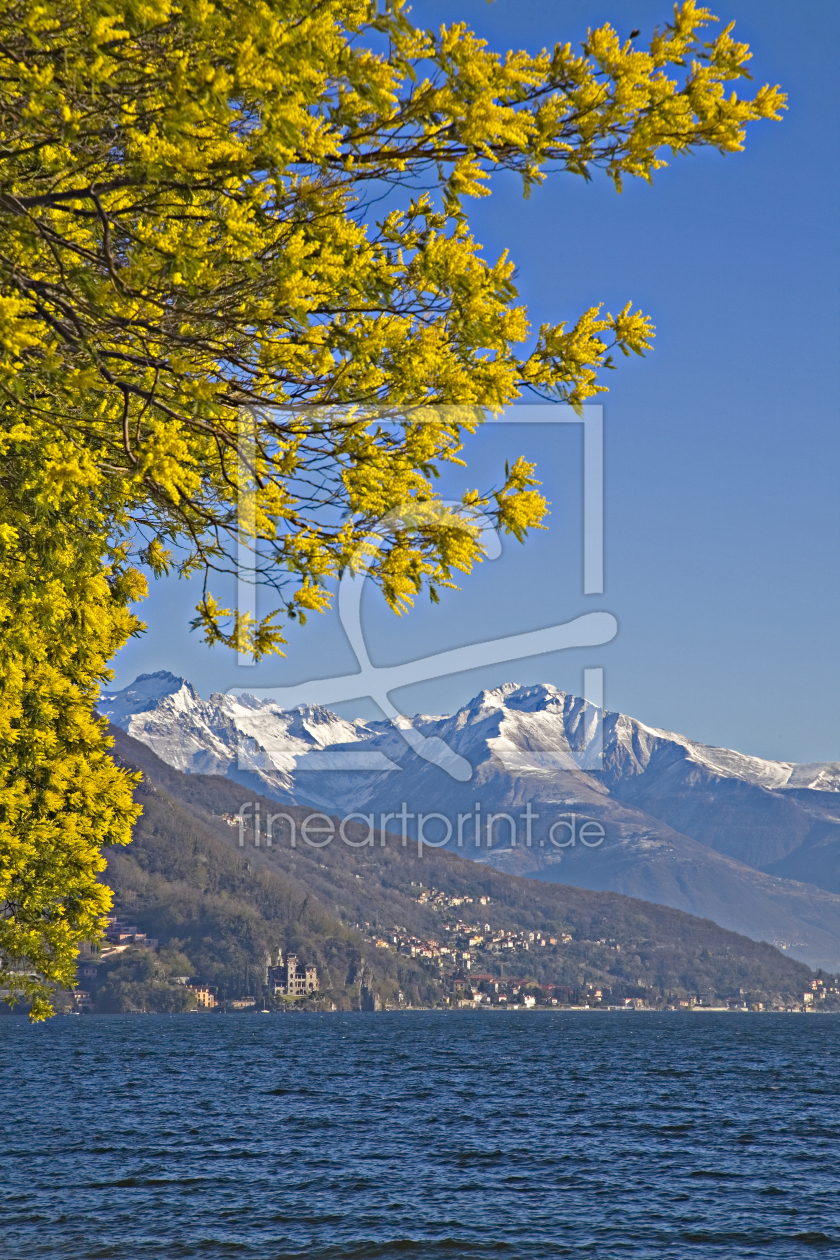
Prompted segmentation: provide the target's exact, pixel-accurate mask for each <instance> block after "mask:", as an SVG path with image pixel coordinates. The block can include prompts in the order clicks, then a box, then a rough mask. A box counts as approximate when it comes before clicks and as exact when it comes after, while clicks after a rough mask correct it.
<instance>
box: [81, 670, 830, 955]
mask: <svg viewBox="0 0 840 1260" xmlns="http://www.w3.org/2000/svg"><path fill="white" fill-rule="evenodd" d="M100 709H101V711H102V712H103V713H105V714H106V715H107V716H108V717H109V718H110V720H111V721H112V722H113V723H115V724H116V725H118V726H121V727H122V728H123V729H124V730H126V731H127V732H128V733H129V734H130V735H132V736H134V738H136V739H139V740H141V741H142V742H143V743H146V744H148V745H149V746H150V747H151V748H152V749H153V750H154V751H155V752H156V753H157V754H158V756H159V757H161V758H162V759H163V760H164V761H166V762H168V763H169V764H170V765H173V766H175V767H176V768H178V769H180V770H183V771H187V772H188V773H199V774H223V775H227V776H228V777H230V778H233V779H235V780H237V781H238V782H240V783H242V784H243V787H247V788H250V789H251V790H253V791H256V792H259V793H262V794H264V795H267V796H270V797H273V798H274V799H276V800H278V801H285V802H289V803H296V804H303V805H306V804H310V805H312V806H314V807H315V808H316V809H319V810H324V811H326V812H328V813H331V814H338V815H342V814H347V813H349V812H351V811H352V812H360V813H363V814H371V813H372V814H374V816H375V820H376V825H382V819H383V817H384V819H385V822H384V825H385V826H386V827H388V828H390V829H391V830H393V831H394V832H397V833H399V832H400V830H401V828H404V829H405V832H406V834H407V835H408V836H413V837H416V829H417V825H418V821H417V816H418V815H419V814H421V813H422V814H425V815H427V818H426V820H425V821H424V822H423V823H422V824H421V825H422V826H423V828H424V831H423V834H424V836H425V837H426V839H427V840H432V841H445V840H447V828H449V831H450V834H449V838H448V845H449V847H452V848H458V849H460V851H461V852H462V853H463V854H464V856H468V857H471V858H474V859H476V860H478V861H482V862H490V863H491V864H492V865H494V866H496V867H499V868H501V869H507V870H509V871H511V872H512V873H515V874H519V875H528V876H530V877H532V878H538V879H548V880H553V881H560V882H563V883H569V884H575V885H577V886H579V887H585V888H592V889H597V890H604V889H612V890H613V891H616V892H622V893H627V894H629V895H631V896H635V897H641V898H643V899H645V900H648V901H656V902H661V903H664V904H666V905H672V906H674V907H675V908H677V909H681V910H688V911H690V912H691V913H692V914H698V915H701V916H703V917H708V918H712V919H714V920H715V921H716V922H718V923H720V924H721V925H722V926H724V927H728V928H732V929H733V930H736V931H739V932H743V933H745V934H746V935H749V936H753V937H756V938H758V939H768V940H772V941H774V942H775V943H777V944H780V945H782V946H784V947H788V948H789V949H790V952H791V953H792V954H795V955H796V956H797V957H800V958H802V959H803V960H805V961H808V962H810V963H811V965H819V966H824V967H827V968H830V969H831V970H840V895H838V894H840V764H838V763H826V764H820V765H809V766H803V765H796V764H793V763H787V762H775V761H765V760H762V759H760V758H756V757H749V756H745V755H743V754H741V753H738V752H734V751H731V750H728V749H721V748H710V747H708V746H706V745H703V744H699V743H696V742H695V741H692V740H689V739H686V738H684V737H683V736H681V735H675V734H673V733H671V732H669V731H662V730H656V729H654V728H651V727H648V726H645V725H644V724H643V723H641V722H638V721H636V720H635V719H633V718H631V717H628V716H626V715H624V714H620V713H609V712H603V711H599V710H596V709H594V708H593V707H592V706H591V705H589V704H587V703H586V702H585V701H583V700H581V699H580V698H578V697H574V696H570V695H567V694H566V693H564V692H561V691H558V690H557V689H556V688H555V687H552V686H549V685H541V686H536V687H517V686H516V685H515V684H513V683H510V684H506V685H505V686H503V687H500V688H498V689H496V690H492V691H484V692H482V693H481V694H480V695H479V696H476V697H475V698H474V699H473V700H472V701H470V703H469V704H468V705H465V706H464V707H463V708H462V709H460V710H458V711H457V712H456V713H453V714H451V715H447V716H440V717H433V716H427V715H421V716H419V717H416V718H413V719H412V721H411V728H410V731H408V732H406V731H405V730H404V731H401V730H400V729H398V728H397V727H395V725H394V724H393V723H391V722H390V721H383V722H363V721H359V720H357V721H352V722H349V721H346V720H344V719H342V718H340V717H338V716H337V715H336V714H334V713H331V712H330V711H329V710H327V709H324V708H321V707H319V706H311V707H304V706H301V707H298V708H296V709H291V710H283V709H281V708H279V707H278V706H277V705H276V704H273V703H272V702H265V701H260V700H257V699H255V698H253V697H250V696H247V695H239V696H230V695H220V694H216V695H213V696H211V698H210V700H209V701H205V700H202V699H201V698H200V697H199V696H198V695H197V694H196V692H195V691H194V690H193V688H192V687H191V686H190V685H189V683H187V682H185V681H184V679H181V678H176V677H175V676H173V675H172V674H168V673H159V674H153V675H143V676H141V677H140V678H138V679H137V680H136V681H135V682H134V683H133V684H132V685H131V686H130V687H127V688H126V689H125V690H123V691H120V692H115V693H110V694H106V695H104V696H103V697H102V703H101V705H100ZM441 741H443V742H441ZM412 743H414V744H415V745H418V743H419V745H420V746H421V753H423V748H424V747H425V748H427V749H428V748H432V749H433V750H434V749H439V748H441V747H447V748H448V749H451V750H452V754H454V755H455V760H457V761H458V764H459V765H461V764H463V765H466V766H467V773H468V774H470V777H469V778H465V777H464V775H463V773H461V772H460V771H459V772H458V774H457V777H456V775H454V774H450V773H447V771H446V768H445V766H443V765H442V763H441V759H440V757H439V756H438V755H437V753H433V754H427V753H423V755H418V752H417V751H415V749H414V748H413V747H412V746H411V745H412ZM601 749H603V754H602V755H601ZM427 755H428V756H429V759H426V757H427ZM470 771H471V773H470ZM246 797H247V792H246V793H244V794H243V800H244V799H245V798H246ZM401 811H402V812H401ZM430 815H436V817H435V818H431V817H429V816H430ZM490 815H501V817H496V818H495V819H490ZM573 815H574V819H573V817H572V816H573ZM488 820H489V828H488ZM476 822H477V823H478V827H477V830H476ZM585 822H588V823H589V824H590V827H589V829H588V832H586V833H585V834H584V836H583V837H581V834H580V828H581V827H583V825H584V823H585ZM572 825H574V828H575V831H574V832H572V831H571V830H570V827H571V826H572ZM601 832H603V838H601ZM572 840H573V841H574V842H573V843H572V842H571V841H572Z"/></svg>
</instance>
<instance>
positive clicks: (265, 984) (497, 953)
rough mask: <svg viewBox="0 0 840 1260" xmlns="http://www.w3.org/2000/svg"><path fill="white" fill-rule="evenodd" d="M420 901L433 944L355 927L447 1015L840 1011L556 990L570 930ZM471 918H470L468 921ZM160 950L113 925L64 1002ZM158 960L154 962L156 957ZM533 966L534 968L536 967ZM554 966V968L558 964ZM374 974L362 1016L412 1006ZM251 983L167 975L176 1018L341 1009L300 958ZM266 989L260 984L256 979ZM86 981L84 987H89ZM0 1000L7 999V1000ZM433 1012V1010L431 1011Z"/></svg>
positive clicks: (818, 982) (471, 905)
mask: <svg viewBox="0 0 840 1260" xmlns="http://www.w3.org/2000/svg"><path fill="white" fill-rule="evenodd" d="M412 892H413V893H414V894H415V895H414V897H413V900H414V901H415V902H416V903H417V904H418V905H421V906H425V907H428V908H429V909H432V910H434V911H436V912H438V913H439V914H440V916H441V925H440V930H439V932H436V934H435V935H434V936H433V937H432V936H430V937H419V936H416V935H414V934H413V933H411V932H409V931H408V930H407V929H405V928H404V927H400V926H398V925H395V926H394V927H393V928H392V929H390V930H387V931H382V930H381V929H380V927H379V926H378V925H371V924H370V923H363V924H354V925H353V926H354V927H355V928H356V929H357V930H358V931H359V932H361V933H362V934H363V935H364V936H365V937H366V939H367V940H368V942H369V944H370V947H371V948H372V950H382V951H390V952H392V953H396V954H398V955H402V956H404V957H406V958H411V959H413V960H414V961H415V962H417V963H419V964H420V965H421V967H422V968H423V969H424V971H425V972H426V974H427V976H428V978H429V980H430V981H432V982H433V984H434V987H435V989H436V990H437V992H438V993H439V998H438V1000H436V1001H435V1002H434V1003H433V1005H434V1006H436V1007H440V1008H444V1009H446V1008H448V1009H464V1008H468V1009H470V1008H471V1009H485V1010H493V1009H495V1010H505V1009H506V1010H531V1009H533V1010H536V1009H543V1010H546V1009H566V1010H568V1009H583V1010H599V1009H600V1010H627V1009H629V1010H679V1009H686V1010H718V1011H720V1010H732V1011H762V1010H764V1009H767V1010H780V1011H789V1012H796V1011H799V1012H802V1011H804V1012H816V1011H820V1010H823V1011H826V1010H832V1009H834V1010H836V1009H838V1007H840V988H838V987H837V984H836V983H835V980H834V978H829V979H821V978H817V979H815V980H813V981H811V982H810V988H809V989H808V990H807V991H806V992H804V993H803V994H802V999H801V1002H798V1003H794V1004H791V1003H788V1004H785V1005H776V1004H772V1003H767V1004H764V1003H761V1002H752V1003H748V1002H747V1000H746V999H745V997H744V995H743V994H742V995H741V996H740V997H739V998H737V999H733V1000H730V1001H728V1002H727V1003H726V1004H725V1005H720V1004H717V1003H716V1002H715V999H714V997H713V996H712V995H710V994H700V993H696V994H690V993H675V992H672V993H665V992H663V991H662V990H659V989H655V988H650V987H645V986H644V985H643V983H642V979H641V978H639V984H638V986H636V987H634V986H632V985H631V986H630V991H631V993H632V996H629V997H628V996H626V993H627V989H628V985H627V984H626V983H625V984H623V985H622V986H621V989H623V993H622V994H620V995H619V994H614V993H613V991H612V990H611V989H610V988H609V987H608V986H607V985H606V984H605V983H603V982H602V983H600V984H598V983H596V982H595V981H587V980H586V979H585V977H584V976H580V977H579V983H577V984H573V985H571V984H553V983H547V982H546V981H545V980H539V981H538V980H537V979H536V978H535V976H534V975H533V974H529V972H534V971H537V972H540V973H541V974H542V975H544V974H545V973H546V972H548V973H549V974H550V973H551V972H552V971H557V972H560V971H561V970H566V971H568V965H566V966H564V964H568V963H572V969H573V970H576V968H575V967H574V958H573V957H571V956H570V955H573V953H574V949H575V944H576V942H575V939H574V937H573V936H572V935H571V933H568V932H558V933H557V934H554V935H552V934H550V933H547V932H541V931H524V930H517V929H504V928H496V929H492V928H491V926H490V924H489V923H486V922H473V921H472V918H473V916H475V915H478V916H479V918H480V917H481V915H480V911H481V910H482V908H483V907H486V906H488V905H489V904H490V898H489V897H475V898H473V897H469V896H460V897H458V896H451V895H448V894H445V893H443V892H440V891H439V890H438V889H435V888H426V887H424V886H423V885H421V884H414V883H413V884H412ZM465 915H468V916H469V917H464V916H465ZM577 944H578V945H579V946H585V947H590V949H591V947H592V946H598V947H599V952H600V953H602V954H603V955H604V956H605V963H606V960H607V959H608V958H612V959H613V960H614V961H616V960H618V958H619V957H620V956H621V945H620V944H619V943H618V942H617V941H615V940H611V939H609V938H606V937H604V938H601V939H599V940H598V941H580V942H577ZM160 948H161V943H160V942H159V941H158V940H156V939H154V938H150V937H147V936H146V934H145V933H143V932H141V931H139V929H138V927H137V925H136V924H132V923H130V922H128V921H127V920H123V919H120V918H118V917H112V918H110V919H109V920H108V921H107V928H106V932H105V938H104V940H103V942H102V943H101V945H100V946H98V947H97V946H88V947H87V948H86V949H85V950H84V951H83V956H82V958H81V959H80V965H79V981H80V983H79V985H78V987H77V988H76V989H75V990H74V991H73V992H72V994H69V995H67V996H68V997H69V999H70V1002H71V1005H70V1007H69V1010H68V1011H67V1013H78V1014H82V1013H91V1012H94V1011H96V1010H97V1009H102V1007H101V1006H100V1004H99V1003H98V1002H97V992H96V986H90V981H92V980H95V979H96V978H97V977H98V976H99V974H100V972H99V968H100V967H102V964H103V963H107V962H108V961H109V960H111V959H114V958H115V957H117V956H118V955H120V954H123V953H126V952H128V951H129V950H131V951H134V954H135V956H136V953H137V951H146V952H148V953H150V954H151V953H157V952H158V951H159V950H160ZM149 962H151V958H149ZM529 964H530V966H529ZM552 964H554V965H552ZM365 976H367V978H368V979H369V980H370V979H371V978H372V973H371V971H370V969H369V968H368V969H367V970H366V967H365V964H364V962H363V964H362V967H361V969H360V979H359V985H358V995H357V998H358V1004H357V1009H359V1010H362V1011H380V1010H382V1009H386V1010H394V1009H409V1007H408V1005H407V1003H406V1000H405V996H404V994H403V993H402V992H399V993H398V995H397V1003H396V1005H393V1004H385V1006H384V1007H383V1003H382V1001H381V999H380V997H379V994H378V993H377V992H376V991H375V989H374V987H373V986H372V985H366V984H365V983H364V979H365ZM252 980H253V982H254V983H253V992H251V991H250V989H251V987H252V986H251V983H249V980H248V977H247V975H246V977H245V988H246V990H248V991H246V992H245V993H243V994H242V995H241V996H239V997H234V998H230V997H227V998H224V999H223V998H220V997H219V994H218V991H217V989H216V988H215V987H214V986H213V985H210V984H205V983H202V982H201V981H200V980H199V979H198V978H194V977H190V976H187V975H169V976H167V979H166V982H167V983H168V985H169V986H170V988H171V989H172V990H174V993H173V998H174V999H177V1000H173V1001H172V1002H171V1003H170V1004H167V1005H166V1007H165V1008H166V1009H170V1010H172V1011H189V1010H193V1011H202V1012H211V1011H212V1012H216V1013H228V1012H230V1013H234V1012H248V1011H250V1012H256V1011H265V1012H272V1011H288V1010H292V1009H304V1010H306V1009H309V1010H322V1011H323V1010H335V1009H336V1006H335V1003H333V1002H331V1001H329V995H322V993H321V981H320V977H319V974H318V968H317V967H316V966H314V965H312V964H309V965H307V964H305V963H303V962H301V961H300V960H299V959H298V957H297V956H296V955H295V954H287V955H286V957H285V958H284V957H283V951H282V950H280V949H278V950H277V951H276V954H275V955H274V957H271V956H268V955H267V956H266V959H265V965H264V967H263V968H262V974H261V975H259V976H258V975H257V974H253V973H252ZM258 980H259V981H260V982H261V983H257V981H258ZM86 982H87V983H86ZM0 996H3V995H2V994H0ZM424 1009H426V1008H424Z"/></svg>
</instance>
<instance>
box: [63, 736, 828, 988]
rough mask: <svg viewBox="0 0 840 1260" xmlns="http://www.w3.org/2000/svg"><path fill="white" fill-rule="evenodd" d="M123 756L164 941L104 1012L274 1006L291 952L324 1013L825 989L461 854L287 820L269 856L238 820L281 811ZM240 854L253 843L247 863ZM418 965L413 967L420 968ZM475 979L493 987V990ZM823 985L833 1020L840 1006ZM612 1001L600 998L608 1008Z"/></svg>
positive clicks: (702, 932) (151, 932)
mask: <svg viewBox="0 0 840 1260" xmlns="http://www.w3.org/2000/svg"><path fill="white" fill-rule="evenodd" d="M112 734H113V736H114V739H115V749H114V755H115V756H116V757H118V758H119V760H120V761H121V762H122V763H124V764H126V765H130V766H134V767H137V768H140V769H142V771H143V782H142V784H141V786H140V788H139V790H138V794H137V799H138V801H139V803H140V804H141V805H142V807H143V814H142V817H141V819H140V821H139V823H138V824H137V828H136V832H135V839H134V841H133V843H132V845H131V846H130V847H129V848H128V849H114V850H112V851H111V852H110V854H109V857H108V871H107V881H108V883H109V884H110V885H111V887H112V888H113V889H114V892H115V897H116V905H115V909H116V912H117V913H118V914H119V915H120V916H121V917H122V918H124V919H127V918H130V919H131V922H132V923H134V924H137V925H138V927H139V928H140V930H142V931H143V932H145V933H146V934H147V935H148V936H150V937H154V938H157V939H158V940H159V942H160V947H159V949H158V951H157V952H155V951H153V950H149V949H134V948H132V949H130V950H128V951H126V952H124V953H122V954H119V955H116V956H112V957H110V958H105V959H104V960H101V961H97V960H93V961H92V962H90V963H88V964H87V966H86V971H87V973H88V978H87V979H85V980H83V983H84V984H85V986H86V987H87V988H89V989H90V991H91V993H92V996H93V1001H94V1008H95V1009H97V1010H101V1011H106V1010H132V1009H134V1010H144V1009H145V1010H153V1009H179V1008H181V1007H183V1006H184V1005H188V1004H189V1001H188V994H187V991H186V990H184V989H183V988H181V989H180V992H179V987H178V986H177V985H174V984H173V983H172V978H173V977H174V976H175V975H178V974H181V975H183V974H187V973H188V974H189V975H190V976H191V977H192V979H193V980H195V981H196V982H201V983H205V984H208V985H211V986H213V988H214V989H215V991H216V994H217V997H218V999H219V1000H220V1001H223V1000H225V999H234V998H240V997H242V996H245V995H246V994H251V995H253V996H254V997H255V998H257V1000H258V1002H262V1001H263V1000H264V999H265V997H266V994H265V992H264V990H263V977H264V970H265V965H266V958H267V956H268V955H272V956H274V955H275V954H276V950H277V949H278V947H280V948H282V949H283V950H284V951H291V952H294V953H296V954H297V955H298V956H299V957H300V959H301V961H302V962H303V963H307V964H315V965H316V966H317V968H318V971H319V978H320V982H321V993H320V995H319V996H318V997H317V998H313V999H310V1002H311V1003H315V1004H318V1005H320V1006H322V1007H323V1006H324V1005H326V1006H327V1008H328V1009H329V1008H331V1007H332V1006H335V1007H337V1008H339V1009H348V1008H353V1007H358V1006H359V1004H360V998H361V993H362V987H363V986H364V987H365V989H366V990H367V991H368V992H370V993H376V994H377V995H378V997H379V998H380V1000H381V1002H382V1003H383V1004H384V1005H389V1004H392V1005H399V1004H406V1005H432V1004H452V1003H454V1002H457V1001H464V1000H469V999H470V997H471V995H478V993H479V992H483V993H484V995H485V1000H487V1001H489V1002H498V1001H499V999H500V998H501V999H502V1000H504V999H505V998H506V999H507V1000H508V1001H509V1002H511V1001H513V1002H515V1001H517V999H518V998H521V997H523V996H524V994H526V993H531V994H533V995H535V1000H536V1001H537V1002H550V1001H555V1002H558V1003H560V1004H563V1003H567V1002H576V1003H583V1002H585V1003H587V1004H589V1005H598V1004H621V1003H622V1002H623V1001H624V1000H625V999H627V998H631V999H635V1000H644V1001H645V1002H646V1003H648V1004H650V1005H663V1004H669V1005H676V1004H677V1003H678V1002H680V1001H692V1000H694V1001H696V1000H697V999H698V998H699V999H700V1000H701V1001H702V1002H705V1003H710V1002H712V1003H714V1002H722V1001H723V1002H730V1003H735V1004H753V1005H754V1004H757V1003H758V1002H761V1003H763V1004H764V1005H782V1006H784V1005H790V1004H801V1003H802V1000H803V997H802V995H803V992H804V991H805V990H806V989H808V988H809V987H810V985H811V982H812V981H813V979H814V975H813V973H812V972H811V971H810V970H809V969H808V968H807V967H806V966H805V965H804V964H802V963H799V962H796V961H795V960H793V959H791V958H788V957H785V956H784V955H783V954H781V953H780V952H779V951H778V950H776V949H774V948H773V947H772V946H770V945H768V944H765V943H760V942H755V941H752V940H750V939H748V938H746V937H743V936H738V935H737V934H735V933H733V932H728V931H724V930H723V929H721V928H719V927H718V926H717V925H716V924H714V923H712V922H711V921H710V920H707V919H697V918H694V917H692V916H691V915H687V914H684V913H682V912H680V911H677V910H672V909H670V908H667V907H663V906H657V905H652V904H649V903H647V902H642V901H638V900H635V899H633V898H629V897H624V896H621V895H619V894H615V893H597V892H590V891H586V890H582V889H578V888H572V887H567V886H565V885H560V884H546V883H542V882H537V881H533V880H527V879H522V878H518V877H516V876H510V875H507V874H504V873H502V872H499V871H496V870H494V869H493V868H491V867H486V866H480V865H478V864H476V863H475V862H470V861H467V860H465V859H462V858H460V857H458V856H457V855H456V854H453V853H450V852H448V851H441V850H435V849H428V848H426V849H424V850H423V852H422V855H421V856H418V852H417V848H416V845H412V844H411V843H409V844H408V845H407V846H403V845H402V843H401V841H400V837H399V836H398V835H387V836H385V837H382V836H381V835H379V834H377V835H376V836H375V838H374V839H375V843H374V844H373V845H372V846H371V845H362V844H360V843H359V842H360V841H362V840H364V838H365V837H366V834H367V832H366V828H365V827H363V826H360V825H356V824H350V825H348V826H347V827H346V829H345V834H346V836H347V838H348V840H349V841H351V842H354V843H353V844H348V843H344V842H342V841H341V840H340V839H339V837H338V836H335V837H334V838H333V840H332V842H331V843H328V844H325V845H324V846H323V847H319V848H315V847H310V846H308V845H307V844H305V843H303V842H302V840H301V838H300V834H299V827H300V822H301V821H302V820H303V819H304V818H305V817H306V816H307V815H308V814H310V813H311V811H309V810H306V809H303V808H298V807H289V808H288V809H286V810H285V812H286V813H287V814H288V815H289V816H290V817H292V818H294V819H295V821H296V825H297V829H298V834H297V843H296V845H295V847H292V846H291V845H290V843H289V836H288V824H287V823H282V822H281V823H279V824H278V826H277V827H276V828H275V837H274V844H273V845H272V847H270V848H266V847H265V846H264V833H263V835H262V836H261V840H262V843H261V845H260V847H256V846H255V843H254V839H255V837H254V831H253V828H252V827H251V826H248V827H246V829H245V830H244V832H243V834H242V836H241V837H240V828H239V826H238V825H231V820H232V819H233V818H235V817H237V816H238V815H239V812H240V809H241V807H242V806H243V805H244V804H245V803H246V801H250V803H251V810H252V812H253V810H254V807H255V806H256V804H257V803H259V804H260V808H261V811H262V818H263V819H265V817H266V816H267V814H269V813H271V812H275V813H276V812H277V810H278V808H279V807H278V805H277V803H276V802H273V801H270V800H268V799H266V798H260V797H259V796H256V795H253V794H249V793H248V791H247V789H243V788H242V787H241V785H239V784H237V783H234V782H231V781H230V780H227V779H225V778H222V777H219V776H202V775H183V774H181V773H180V772H179V771H177V770H174V769H172V768H171V767H170V766H167V765H166V764H165V763H163V762H161V761H160V760H159V759H158V758H157V757H156V756H155V755H154V753H152V752H151V751H150V750H149V749H148V748H147V747H146V746H144V745H142V744H139V743H137V742H136V741H135V740H133V739H131V738H130V737H129V736H127V735H126V734H125V733H124V732H123V731H121V730H119V729H117V728H112ZM240 838H242V839H243V840H244V844H243V846H242V847H240V843H239V841H240ZM412 953H413V955H414V956H412ZM478 977H485V978H484V979H479V978H478ZM831 990H832V983H831V982H830V981H828V979H826V984H825V985H824V986H823V988H822V991H823V992H825V994H826V997H825V998H824V999H823V1001H822V1004H824V1005H825V1004H828V1005H830V1004H831V1002H832V1000H833V996H832V992H831ZM599 992H600V997H598V996H596V994H598V993H599Z"/></svg>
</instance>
